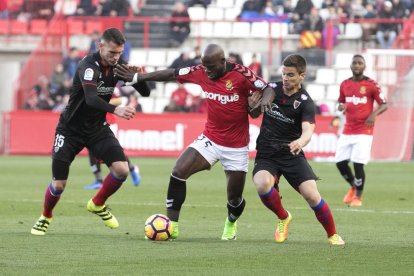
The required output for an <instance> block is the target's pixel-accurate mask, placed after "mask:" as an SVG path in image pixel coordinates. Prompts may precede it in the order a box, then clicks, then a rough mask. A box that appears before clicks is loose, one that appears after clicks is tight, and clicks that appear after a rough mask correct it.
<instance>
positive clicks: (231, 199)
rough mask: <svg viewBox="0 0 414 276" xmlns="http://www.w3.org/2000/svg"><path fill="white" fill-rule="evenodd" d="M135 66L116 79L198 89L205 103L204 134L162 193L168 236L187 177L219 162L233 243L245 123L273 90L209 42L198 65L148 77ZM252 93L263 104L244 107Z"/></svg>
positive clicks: (226, 234)
mask: <svg viewBox="0 0 414 276" xmlns="http://www.w3.org/2000/svg"><path fill="white" fill-rule="evenodd" d="M134 69H135V68H133V67H128V66H126V65H119V66H117V68H116V70H115V75H116V76H118V77H120V78H122V79H125V80H130V82H129V83H127V84H130V85H133V84H135V83H137V82H141V81H173V80H175V81H177V82H179V83H195V84H198V85H200V86H201V88H202V90H203V93H204V96H205V98H206V99H207V102H208V112H207V122H206V124H205V127H204V130H203V132H202V133H201V134H200V136H198V138H197V139H196V140H195V141H194V142H193V143H192V144H190V145H189V146H188V147H187V148H186V149H185V150H184V151H183V152H182V153H181V155H180V156H179V157H178V159H177V161H176V163H175V166H174V168H173V170H172V172H171V176H170V182H169V187H168V193H167V200H166V207H167V216H168V217H169V218H170V219H171V221H172V225H173V233H172V235H171V238H173V239H176V238H177V237H178V219H179V215H180V210H181V207H182V205H183V203H184V201H185V197H186V181H187V179H188V178H189V177H190V176H191V175H193V174H194V173H197V172H199V171H204V170H210V169H211V167H212V166H213V165H214V164H215V163H216V162H218V161H220V162H221V164H222V166H223V169H224V172H225V174H226V181H227V201H228V202H227V210H228V215H227V218H226V222H225V224H224V231H223V235H222V237H221V239H222V240H235V239H236V232H237V224H236V221H237V219H238V218H239V217H240V215H241V214H242V213H243V210H244V207H245V205H246V201H245V199H244V198H243V189H244V184H245V181H246V173H247V169H248V164H249V156H248V144H249V120H248V115H249V113H250V112H251V111H252V110H258V109H260V111H265V110H267V108H268V106H269V104H270V98H272V97H273V96H274V94H273V93H274V92H273V89H272V88H271V87H268V85H267V83H266V82H265V81H264V80H263V79H262V78H260V77H258V76H257V75H255V74H254V73H253V72H252V71H251V70H250V69H248V68H247V67H244V66H243V65H240V64H237V63H231V62H228V61H226V59H225V55H224V51H223V49H222V48H221V47H220V46H219V45H216V44H209V45H208V46H207V47H206V49H205V50H204V51H203V54H202V56H201V64H199V65H196V66H192V67H183V68H177V69H166V70H160V71H155V72H151V73H147V74H140V73H137V71H136V70H134ZM253 91H261V93H262V94H263V95H262V96H263V97H262V101H260V102H259V103H258V104H256V105H254V106H250V105H249V96H250V95H251V93H252V92H253Z"/></svg>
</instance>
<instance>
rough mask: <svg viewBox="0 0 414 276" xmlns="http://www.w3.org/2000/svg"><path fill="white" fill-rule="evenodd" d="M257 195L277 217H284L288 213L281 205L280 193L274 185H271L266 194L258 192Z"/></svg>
mask: <svg viewBox="0 0 414 276" xmlns="http://www.w3.org/2000/svg"><path fill="white" fill-rule="evenodd" d="M259 196H260V199H261V200H262V202H263V204H264V205H265V206H266V207H267V208H268V209H270V210H271V211H272V212H273V213H275V214H276V216H277V217H278V218H279V219H286V218H287V217H288V213H287V212H286V210H285V209H284V208H283V206H282V202H281V200H280V195H279V193H278V191H277V190H276V189H275V188H274V187H272V188H271V189H270V191H269V192H267V193H266V194H264V195H260V194H259Z"/></svg>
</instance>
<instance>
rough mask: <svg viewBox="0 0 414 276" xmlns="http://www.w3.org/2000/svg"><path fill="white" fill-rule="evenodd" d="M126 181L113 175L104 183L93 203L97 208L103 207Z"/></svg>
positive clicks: (109, 175)
mask: <svg viewBox="0 0 414 276" xmlns="http://www.w3.org/2000/svg"><path fill="white" fill-rule="evenodd" d="M125 179H126V178H124V179H119V178H116V177H115V176H113V175H112V174H111V173H109V174H108V176H107V177H106V178H105V180H104V181H103V184H102V187H101V188H100V189H99V191H98V192H97V193H96V195H95V196H94V197H93V199H92V201H93V203H95V205H97V206H102V205H104V204H105V202H106V200H107V199H108V197H110V196H111V195H113V194H114V193H115V192H116V191H117V190H118V189H119V188H121V185H122V183H123V182H124V181H125Z"/></svg>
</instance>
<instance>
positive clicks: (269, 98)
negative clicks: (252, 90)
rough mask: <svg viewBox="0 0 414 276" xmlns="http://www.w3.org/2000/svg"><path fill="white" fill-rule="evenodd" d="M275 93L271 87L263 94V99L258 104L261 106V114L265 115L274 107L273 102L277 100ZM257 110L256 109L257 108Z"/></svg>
mask: <svg viewBox="0 0 414 276" xmlns="http://www.w3.org/2000/svg"><path fill="white" fill-rule="evenodd" d="M275 96H276V95H275V92H274V91H273V89H271V88H270V87H267V88H266V89H265V90H264V92H263V97H262V99H261V101H260V103H259V104H258V106H260V109H261V112H262V113H264V112H266V111H268V110H269V109H270V108H271V107H272V102H273V100H274V99H275ZM255 108H256V107H255Z"/></svg>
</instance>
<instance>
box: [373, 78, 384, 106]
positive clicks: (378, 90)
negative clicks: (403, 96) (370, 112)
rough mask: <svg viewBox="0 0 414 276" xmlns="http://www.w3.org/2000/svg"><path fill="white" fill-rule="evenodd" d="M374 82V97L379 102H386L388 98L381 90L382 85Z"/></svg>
mask: <svg viewBox="0 0 414 276" xmlns="http://www.w3.org/2000/svg"><path fill="white" fill-rule="evenodd" d="M372 84H373V97H374V99H375V101H376V102H377V104H385V103H387V100H386V99H385V95H384V94H383V93H382V91H381V86H380V85H379V84H378V83H377V82H376V81H372Z"/></svg>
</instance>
